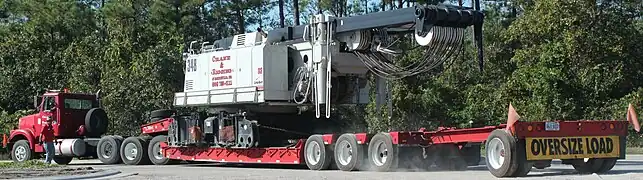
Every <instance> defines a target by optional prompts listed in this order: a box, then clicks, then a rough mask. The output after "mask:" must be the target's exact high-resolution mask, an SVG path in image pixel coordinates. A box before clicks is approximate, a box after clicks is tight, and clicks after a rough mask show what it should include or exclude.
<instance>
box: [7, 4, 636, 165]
mask: <svg viewBox="0 0 643 180" xmlns="http://www.w3.org/2000/svg"><path fill="white" fill-rule="evenodd" d="M472 4H473V5H474V7H461V6H451V5H445V4H441V5H427V6H424V5H417V6H415V7H409V8H401V9H397V10H391V11H383V12H377V13H371V14H366V15H359V16H352V17H334V16H330V15H323V14H318V15H314V16H312V17H311V19H310V23H309V24H306V25H301V26H294V27H286V28H277V29H274V30H271V31H268V32H265V31H263V30H261V29H257V31H256V32H251V33H245V34H239V35H235V36H233V37H228V38H224V39H220V40H216V41H214V42H213V43H210V42H202V43H201V47H200V48H199V49H194V48H192V46H193V45H194V44H195V43H197V42H196V41H193V42H192V43H190V48H189V49H188V52H187V53H184V55H183V58H184V60H185V81H184V91H183V92H179V93H175V97H174V104H173V105H174V106H175V107H199V108H204V109H207V112H206V113H197V112H187V113H179V112H178V111H177V110H174V109H161V110H156V111H153V112H151V119H150V123H148V124H145V125H142V126H141V131H142V135H141V136H136V137H121V136H109V135H106V136H102V137H101V138H100V140H99V141H98V142H96V143H95V145H93V146H92V147H95V149H96V156H97V157H98V158H99V159H100V160H101V161H102V162H103V163H105V164H114V163H120V162H123V163H124V164H128V165H138V164H149V163H152V164H156V165H163V164H169V163H175V162H178V161H188V162H194V161H210V162H224V163H255V164H296V165H304V164H305V165H306V166H307V167H308V168H309V169H311V170H325V169H334V168H337V169H339V170H342V171H354V170H373V171H395V170H397V169H401V168H420V169H430V168H438V169H443V170H465V169H467V166H474V165H478V163H479V161H480V159H481V148H482V146H483V145H484V147H485V150H486V158H485V159H486V166H487V167H488V169H489V171H490V172H491V174H493V175H494V176H496V177H518V176H525V175H526V174H527V173H529V171H530V170H531V169H532V168H534V167H535V168H539V169H542V168H546V167H548V166H550V164H551V160H552V159H562V161H563V163H564V164H570V165H573V166H574V168H575V169H576V170H578V171H579V172H583V173H586V172H595V173H602V172H606V171H609V170H610V169H611V168H612V167H613V166H614V165H615V163H616V161H617V159H623V158H625V142H626V137H627V134H628V128H629V125H628V124H629V123H632V124H633V127H634V129H635V130H636V131H637V132H639V130H640V126H639V124H638V120H637V117H636V113H635V112H634V110H633V106H630V107H629V109H628V114H627V120H592V121H586V120H583V121H544V122H523V121H520V120H519V116H518V115H517V113H516V111H515V110H514V109H513V106H512V105H511V104H509V108H508V119H507V123H506V124H501V125H497V126H486V127H478V128H464V129H459V128H454V127H440V128H438V129H435V130H432V131H431V130H426V129H423V128H420V129H419V130H417V131H416V130H413V131H392V132H380V133H374V134H369V133H356V132H350V131H348V130H345V129H343V127H341V125H338V124H334V123H333V122H332V121H330V120H329V118H330V114H331V103H334V104H337V105H344V104H366V103H368V93H364V92H368V91H369V89H370V88H375V89H376V90H377V92H378V93H377V94H378V99H382V98H380V97H382V94H385V93H384V92H383V89H384V88H383V87H384V85H383V82H385V81H386V80H390V79H399V78H404V77H408V76H413V75H417V74H421V73H426V72H428V71H430V70H433V69H435V68H438V67H440V66H441V65H442V64H443V62H445V61H446V60H448V59H449V58H450V57H451V55H453V54H457V51H458V50H460V47H462V45H463V41H464V36H465V31H464V30H465V29H466V28H467V27H469V26H473V34H474V40H475V44H476V46H477V50H478V63H479V65H480V69H481V70H482V69H483V58H482V57H483V52H482V24H483V19H484V14H483V13H482V12H481V11H480V8H479V2H478V1H477V0H474V3H472ZM395 37H406V38H413V39H415V43H417V44H416V45H418V47H415V48H426V50H425V54H423V57H418V58H420V59H418V61H417V62H415V63H413V64H412V66H408V67H399V66H397V65H395V64H394V63H392V59H393V57H394V56H400V55H405V52H404V51H403V50H400V49H394V47H396V46H395V44H396V43H397V42H398V41H399V39H398V40H393V38H395ZM368 74H373V75H376V76H377V77H378V81H377V85H376V86H375V87H370V86H369V85H368V84H366V83H365V82H367V79H366V77H367V75H368ZM379 102H380V101H379V100H378V105H379ZM313 113H314V117H313ZM322 114H324V115H325V116H322ZM87 117H88V119H89V120H87V123H86V124H87V126H89V127H91V128H93V125H92V124H95V123H94V121H91V118H89V117H90V116H87ZM101 117H102V116H101ZM99 119H103V120H104V119H106V117H105V118H99ZM97 122H98V121H97ZM101 122H102V121H101ZM74 127H75V126H74ZM81 129H82V128H81ZM16 132H17V131H16ZM5 141H6V140H5ZM21 142H24V141H21ZM8 143H9V144H17V143H16V139H14V138H10V140H9V142H8ZM5 144H7V142H5ZM22 145H23V146H21V147H27V146H26V145H25V144H24V143H23V144H22ZM34 146H35V147H36V150H40V152H42V151H41V148H40V149H39V148H38V147H39V146H38V145H32V147H34ZM70 149H71V148H70ZM16 153H18V151H16ZM68 154H69V153H68Z"/></svg>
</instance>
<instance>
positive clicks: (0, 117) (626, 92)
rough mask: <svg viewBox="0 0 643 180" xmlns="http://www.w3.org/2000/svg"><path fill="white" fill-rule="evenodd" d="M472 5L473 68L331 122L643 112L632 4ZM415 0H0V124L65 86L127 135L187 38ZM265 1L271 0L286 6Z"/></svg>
mask: <svg viewBox="0 0 643 180" xmlns="http://www.w3.org/2000/svg"><path fill="white" fill-rule="evenodd" d="M438 2H439V1H418V2H417V3H428V4H435V3H438ZM447 3H451V4H458V2H457V1H447ZM482 3H483V9H484V11H485V14H486V16H485V25H484V51H485V59H486V62H485V69H484V71H483V72H480V71H478V67H477V62H476V61H475V47H474V46H473V44H472V41H471V39H467V41H466V43H467V44H466V47H465V49H464V51H463V52H462V53H461V54H460V55H459V56H458V58H454V59H451V60H449V62H447V63H453V65H452V66H448V67H450V68H446V67H447V66H444V68H441V69H435V71H434V72H432V73H428V74H422V75H419V76H416V77H409V78H405V79H402V80H399V81H393V82H390V84H391V91H392V94H393V98H392V99H391V100H392V104H393V106H392V107H393V111H392V112H393V114H392V118H390V119H389V118H387V117H388V114H386V113H387V110H386V106H383V107H382V109H376V105H375V101H374V97H372V98H371V99H372V100H373V101H372V102H371V103H370V104H369V105H368V106H366V107H339V108H338V109H337V111H338V112H340V113H339V116H337V117H335V118H338V119H341V120H343V121H344V122H345V123H346V124H347V125H348V127H350V128H349V129H353V130H368V131H371V132H376V131H384V130H400V129H404V130H414V129H417V127H418V126H424V127H428V128H431V127H435V126H437V125H439V124H442V125H451V126H457V127H469V126H481V125H492V124H498V123H502V122H504V121H505V119H506V109H507V105H508V104H509V103H510V102H511V103H512V104H513V105H514V107H516V109H517V111H518V112H519V113H520V115H521V116H522V117H523V118H525V119H524V120H529V121H535V120H552V119H563V120H572V119H624V117H625V111H626V108H627V104H628V103H634V104H635V107H636V108H637V109H639V112H643V111H641V109H642V108H641V105H642V104H641V103H642V100H641V98H640V96H641V95H642V94H643V88H642V85H643V84H642V83H643V81H641V79H642V78H643V74H642V71H641V67H642V66H643V65H642V64H641V62H642V61H641V60H643V52H642V48H641V44H643V20H642V19H641V17H642V14H641V8H642V6H641V4H640V0H620V1H612V0H605V1H583V0H547V1H533V0H489V1H482ZM414 4H415V3H411V2H407V1H401V0H399V1H394V0H382V1H379V0H319V1H318V0H294V1H293V0H279V1H261V0H246V1H241V0H232V1H221V0H185V1H173V0H137V1H131V0H130V1H127V0H126V1H111V0H82V1H47V2H41V1H34V0H0V123H1V127H0V128H1V129H0V133H7V132H8V131H9V130H10V129H11V128H12V127H13V126H15V125H17V119H18V117H20V116H23V115H25V114H28V113H29V112H28V111H30V109H32V102H31V96H33V95H36V94H40V93H42V92H43V90H44V89H62V88H69V89H71V90H72V91H76V92H96V91H98V90H101V91H102V92H103V95H104V96H103V97H104V99H103V100H104V101H103V103H104V106H105V108H106V110H107V112H108V113H109V116H110V118H111V125H112V127H111V128H110V131H111V132H110V133H114V134H124V135H134V134H138V133H139V132H138V131H139V130H138V125H140V124H142V123H144V122H145V121H146V120H145V119H146V118H145V116H146V113H147V112H149V111H150V110H153V109H158V108H169V107H170V106H171V104H172V102H171V101H172V97H173V93H174V92H178V91H181V90H182V89H183V88H182V81H183V62H182V60H181V53H182V52H184V50H185V49H186V46H187V43H189V42H190V41H193V40H202V41H210V42H213V41H214V40H216V39H219V38H223V37H228V36H231V35H234V34H237V33H242V32H248V31H253V30H254V29H255V28H256V27H263V28H264V29H265V30H270V29H272V28H276V27H280V26H283V25H286V26H288V25H296V24H304V23H306V22H307V20H308V18H307V17H308V16H309V15H311V14H312V13H316V12H321V11H323V12H325V13H334V14H335V15H337V16H353V15H360V14H366V13H372V12H377V11H386V10H392V9H396V8H400V7H409V6H412V5H414ZM465 4H470V2H468V1H465ZM275 9H282V10H283V15H280V14H282V13H279V11H277V10H275ZM295 12H300V13H299V14H297V13H295ZM297 15H299V16H297ZM280 17H281V18H280ZM297 17H298V18H297ZM469 30H470V29H469ZM469 33H470V34H472V33H471V32H469ZM418 55H419V51H415V52H410V53H409V54H408V56H406V57H405V58H400V59H396V61H395V62H396V63H398V64H400V65H403V64H405V63H409V62H413V61H415V60H417V59H416V58H414V57H418ZM373 82H374V79H371V82H370V83H373ZM372 85H374V84H372ZM371 94H372V95H374V94H375V93H374V92H372V93H371ZM470 121H471V122H473V124H469V122H470ZM631 138H632V139H631V140H630V145H631V146H640V145H641V144H640V142H641V141H639V140H638V139H637V136H635V135H632V137H631Z"/></svg>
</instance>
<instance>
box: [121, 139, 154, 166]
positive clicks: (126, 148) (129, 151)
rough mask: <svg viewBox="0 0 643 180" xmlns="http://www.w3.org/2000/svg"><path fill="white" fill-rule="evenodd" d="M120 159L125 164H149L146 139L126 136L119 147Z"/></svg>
mask: <svg viewBox="0 0 643 180" xmlns="http://www.w3.org/2000/svg"><path fill="white" fill-rule="evenodd" d="M120 154H121V160H123V163H124V164H127V165H143V164H149V163H150V159H149V157H148V155H147V141H145V140H144V139H143V138H140V137H128V138H125V140H123V144H122V145H121V149H120Z"/></svg>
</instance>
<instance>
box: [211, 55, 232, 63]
mask: <svg viewBox="0 0 643 180" xmlns="http://www.w3.org/2000/svg"><path fill="white" fill-rule="evenodd" d="M227 60H230V56H222V57H217V56H212V62H219V61H227Z"/></svg>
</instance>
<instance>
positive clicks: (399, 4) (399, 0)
mask: <svg viewBox="0 0 643 180" xmlns="http://www.w3.org/2000/svg"><path fill="white" fill-rule="evenodd" d="M403 6H404V1H402V0H397V8H398V9H402V7H403Z"/></svg>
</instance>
